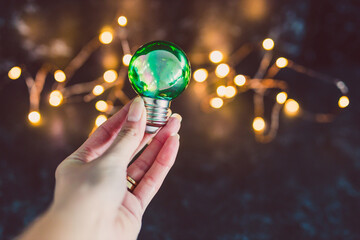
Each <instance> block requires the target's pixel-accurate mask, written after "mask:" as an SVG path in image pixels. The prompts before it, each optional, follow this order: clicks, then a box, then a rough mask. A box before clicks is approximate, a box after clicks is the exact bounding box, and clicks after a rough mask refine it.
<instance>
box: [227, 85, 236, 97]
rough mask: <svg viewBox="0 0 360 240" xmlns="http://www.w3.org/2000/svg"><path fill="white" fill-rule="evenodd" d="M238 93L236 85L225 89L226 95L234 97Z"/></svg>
mask: <svg viewBox="0 0 360 240" xmlns="http://www.w3.org/2000/svg"><path fill="white" fill-rule="evenodd" d="M235 95H236V88H235V87H234V86H228V87H226V89H225V97H226V98H232V97H234V96H235Z"/></svg>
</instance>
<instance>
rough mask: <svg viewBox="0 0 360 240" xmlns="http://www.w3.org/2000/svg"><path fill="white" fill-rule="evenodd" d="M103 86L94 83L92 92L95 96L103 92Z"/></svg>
mask: <svg viewBox="0 0 360 240" xmlns="http://www.w3.org/2000/svg"><path fill="white" fill-rule="evenodd" d="M104 90H105V89H104V87H103V86H101V85H96V86H95V87H94V88H93V90H92V93H93V94H94V95H95V96H99V95H101V94H102V93H103V92H104Z"/></svg>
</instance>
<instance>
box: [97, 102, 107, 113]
mask: <svg viewBox="0 0 360 240" xmlns="http://www.w3.org/2000/svg"><path fill="white" fill-rule="evenodd" d="M95 108H96V110H98V111H99V112H106V111H107V110H108V108H109V105H108V104H107V102H105V101H103V100H100V101H97V102H96V104H95Z"/></svg>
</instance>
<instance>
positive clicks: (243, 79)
mask: <svg viewBox="0 0 360 240" xmlns="http://www.w3.org/2000/svg"><path fill="white" fill-rule="evenodd" d="M234 83H235V84H236V85H238V86H240V87H241V86H244V85H245V83H246V77H245V76H244V75H242V74H239V75H236V76H235V78H234Z"/></svg>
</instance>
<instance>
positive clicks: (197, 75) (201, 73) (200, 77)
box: [193, 68, 208, 82]
mask: <svg viewBox="0 0 360 240" xmlns="http://www.w3.org/2000/svg"><path fill="white" fill-rule="evenodd" d="M193 76H194V80H195V81H197V82H204V81H205V80H206V79H207V77H208V71H207V70H206V69H205V68H200V69H198V70H196V71H195V72H194V75H193Z"/></svg>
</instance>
